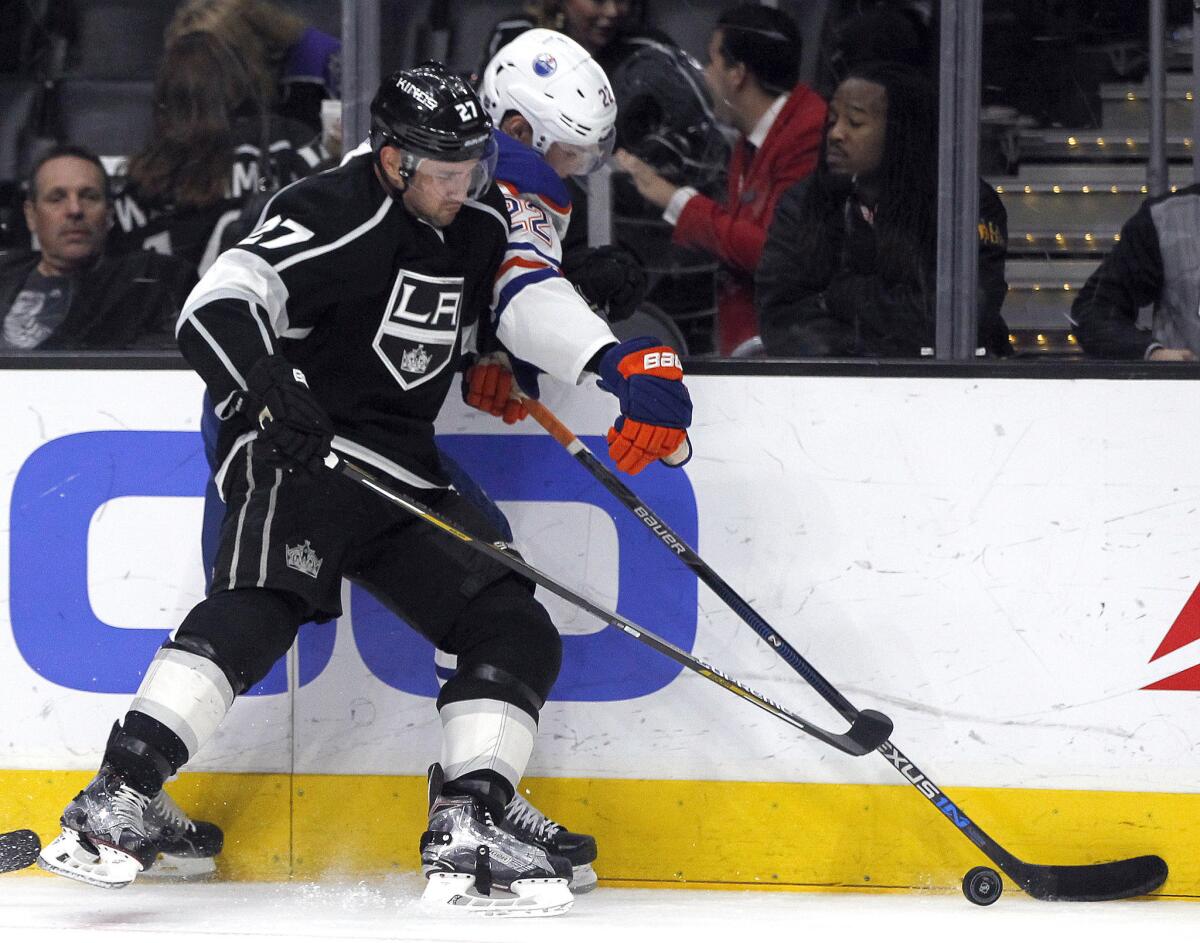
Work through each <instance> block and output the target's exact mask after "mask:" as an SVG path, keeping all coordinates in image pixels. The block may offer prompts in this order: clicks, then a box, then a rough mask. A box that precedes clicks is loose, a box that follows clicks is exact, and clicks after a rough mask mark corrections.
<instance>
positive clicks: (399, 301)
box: [372, 269, 463, 390]
mask: <svg viewBox="0 0 1200 943" xmlns="http://www.w3.org/2000/svg"><path fill="white" fill-rule="evenodd" d="M462 295H463V280H462V278H443V277H439V276H434V275H426V274H424V273H422V272H409V271H406V270H404V269H401V270H400V272H399V274H398V275H397V276H396V283H395V285H393V286H392V294H391V297H390V298H389V299H388V304H387V308H386V311H387V313H386V314H385V315H384V317H383V320H382V321H380V323H379V330H378V331H376V333H375V340H374V343H373V345H372V346H373V347H374V349H375V353H376V354H378V355H379V358H380V359H381V360H382V361H383V363H384V365H385V366H386V367H387V369H388V371H389V372H390V373H391V374H392V376H393V377H395V378H396V382H397V383H399V384H400V386H401V388H403V389H405V390H411V389H412V388H413V387H416V386H420V385H421V384H422V383H425V382H428V381H429V380H431V379H433V378H434V377H436V376H438V375H439V374H441V373H442V371H444V370H445V369H446V367H447V366H449V365H450V364H451V363H452V361H453V359H454V352H455V350H456V349H457V345H458V328H459V320H460V314H461V309H462Z"/></svg>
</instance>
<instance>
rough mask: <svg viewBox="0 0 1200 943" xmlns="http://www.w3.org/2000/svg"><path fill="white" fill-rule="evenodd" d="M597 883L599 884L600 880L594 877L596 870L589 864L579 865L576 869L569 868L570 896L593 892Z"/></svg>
mask: <svg viewBox="0 0 1200 943" xmlns="http://www.w3.org/2000/svg"><path fill="white" fill-rule="evenodd" d="M598 883H600V879H599V878H598V877H596V869H595V868H593V867H592V866H591V865H590V864H581V865H580V866H579V867H577V868H571V885H570V887H571V893H572V894H587V893H588V892H589V891H594V890H595V889H596V885H597V884H598Z"/></svg>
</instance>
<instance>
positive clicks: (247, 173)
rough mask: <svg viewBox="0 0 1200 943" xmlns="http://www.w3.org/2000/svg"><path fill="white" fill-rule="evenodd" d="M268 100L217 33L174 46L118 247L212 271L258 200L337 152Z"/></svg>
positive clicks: (133, 166)
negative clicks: (271, 109) (271, 108)
mask: <svg viewBox="0 0 1200 943" xmlns="http://www.w3.org/2000/svg"><path fill="white" fill-rule="evenodd" d="M264 94H265V92H264V88H263V86H262V85H261V83H260V82H259V81H257V80H256V78H255V74H254V70H253V69H252V68H251V67H250V66H249V65H248V64H247V63H246V62H245V60H244V59H243V58H242V57H241V56H240V55H238V54H237V52H236V51H235V50H234V49H233V48H232V47H230V46H229V45H228V44H227V43H226V42H224V41H223V40H222V39H221V37H220V36H219V35H218V34H217V33H212V32H207V31H203V30H200V31H195V32H191V33H183V34H182V35H180V36H178V37H176V38H175V39H174V40H172V42H171V44H170V45H169V46H168V47H167V49H166V52H165V53H164V54H163V58H162V62H161V63H160V65H159V70H158V76H157V78H156V79H155V87H154V109H155V110H154V133H153V135H152V136H151V139H150V143H149V144H148V145H147V146H146V148H145V149H144V150H143V151H142V152H141V153H139V154H137V155H135V156H134V157H133V158H132V159H131V160H130V162H129V170H128V183H127V186H126V188H125V190H124V192H123V193H122V194H121V195H120V196H119V197H118V198H117V199H116V201H115V210H116V214H115V215H116V225H117V234H116V238H115V239H114V251H128V250H129V249H155V250H157V251H160V252H168V253H172V254H174V255H177V256H179V257H180V258H184V259H187V260H188V261H189V262H191V263H192V265H193V266H194V267H195V268H196V270H197V272H198V273H199V274H203V273H204V272H205V271H206V270H207V269H208V266H209V265H211V264H212V262H213V260H214V259H215V258H216V257H217V255H218V254H219V252H220V250H221V248H222V236H223V235H224V234H225V231H226V228H227V227H228V226H230V225H231V224H233V223H235V222H236V221H237V220H238V217H239V215H240V213H241V211H242V208H243V206H244V205H245V204H246V203H247V201H248V200H250V199H251V198H253V197H254V196H255V195H256V194H259V193H262V192H264V191H266V192H269V191H273V190H274V189H275V188H277V187H278V186H280V185H283V184H287V183H291V182H292V181H293V180H297V179H299V178H300V177H303V176H306V175H307V174H309V173H310V172H312V170H313V169H314V168H315V167H317V166H318V165H319V164H320V163H321V162H322V161H323V160H324V159H325V158H326V157H327V156H328V155H327V154H326V153H325V152H324V150H323V149H322V148H321V144H320V141H319V139H317V138H315V137H314V136H313V134H312V132H311V131H310V130H309V128H308V127H307V126H306V125H303V124H301V123H299V122H296V121H291V120H289V119H285V118H279V117H277V116H275V115H271V114H269V113H268V110H267V109H268V104H267V101H266V100H265V99H264V98H263V97H262V96H263V95H264ZM264 155H268V156H267V157H266V159H264ZM243 228H245V227H244V226H243ZM242 234H243V235H244V233H242Z"/></svg>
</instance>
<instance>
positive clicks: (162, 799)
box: [150, 789, 196, 832]
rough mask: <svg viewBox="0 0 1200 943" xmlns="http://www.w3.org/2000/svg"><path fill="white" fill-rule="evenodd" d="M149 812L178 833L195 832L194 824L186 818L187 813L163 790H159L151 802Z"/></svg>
mask: <svg viewBox="0 0 1200 943" xmlns="http://www.w3.org/2000/svg"><path fill="white" fill-rule="evenodd" d="M150 811H151V812H153V813H154V814H155V815H157V816H159V817H160V818H162V819H165V820H166V822H167V824H169V825H171V826H173V827H175V828H176V829H178V830H180V831H184V832H194V831H195V830H196V823H195V822H193V821H192V820H191V819H190V818H188V816H187V813H186V812H184V811H183V809H181V808H179V806H178V805H177V804H176V802H175V800H174V799H172V798H171V797H170V796H169V795H167V791H166V790H165V789H160V790H159V792H158V795H157V796H155V797H154V799H153V800H152V801H151V803H150Z"/></svg>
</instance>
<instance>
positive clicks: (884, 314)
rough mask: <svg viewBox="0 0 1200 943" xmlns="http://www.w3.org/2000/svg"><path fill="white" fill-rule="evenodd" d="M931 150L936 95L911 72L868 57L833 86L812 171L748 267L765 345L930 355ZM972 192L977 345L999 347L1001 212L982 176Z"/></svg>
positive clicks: (809, 351)
mask: <svg viewBox="0 0 1200 943" xmlns="http://www.w3.org/2000/svg"><path fill="white" fill-rule="evenodd" d="M936 153H937V104H936V98H935V95H934V92H933V89H932V88H931V87H930V85H929V84H928V83H927V82H926V81H925V80H924V79H923V78H922V77H921V75H920V74H919V73H917V72H916V71H914V70H912V69H911V68H909V67H906V66H902V65H895V64H889V63H876V64H874V65H866V66H860V67H858V68H857V69H855V70H854V71H852V72H851V73H850V75H849V77H847V78H846V79H845V80H844V81H843V82H842V83H841V84H840V85H839V86H838V87H837V91H836V92H835V93H834V96H833V99H832V100H831V102H830V104H829V123H828V125H827V129H826V133H825V141H824V145H823V147H822V150H821V159H820V162H819V164H818V166H817V171H816V173H814V174H813V175H812V176H811V177H810V178H809V179H807V180H804V181H801V182H800V183H798V184H796V185H795V186H794V187H792V188H791V189H790V190H788V192H787V193H785V194H784V195H783V197H782V199H780V201H779V206H778V207H777V209H776V213H775V221H774V222H773V223H772V224H771V230H770V232H769V234H768V236H767V242H766V246H765V248H764V249H763V253H762V261H761V263H760V264H759V268H758V272H757V274H756V279H755V285H756V294H755V300H756V303H757V307H758V314H759V318H760V319H761V321H762V332H763V333H762V337H763V343H764V346H765V349H766V353H767V354H768V355H778V356H799V357H838V356H842V357H866V356H873V357H917V356H922V355H926V354H930V353H932V348H933V344H934V333H935V295H936V292H935V288H936V251H937V164H936V161H935V159H934V155H936ZM979 192H980V196H979V309H978V310H979V346H981V347H986V348H987V350H988V352H989V353H991V354H996V355H1006V354H1009V353H1011V346H1010V344H1009V341H1008V328H1007V326H1006V325H1005V323H1004V319H1003V318H1002V317H1001V316H1000V306H1001V304H1002V303H1003V301H1004V296H1005V292H1006V291H1007V285H1006V283H1005V281H1004V254H1005V245H1006V243H1007V217H1006V215H1005V212H1004V207H1003V205H1002V204H1001V203H1000V199H999V198H998V197H997V196H996V193H995V191H994V190H993V189H992V188H991V187H990V186H988V185H987V184H986V183H984V182H983V181H980V191H979Z"/></svg>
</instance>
